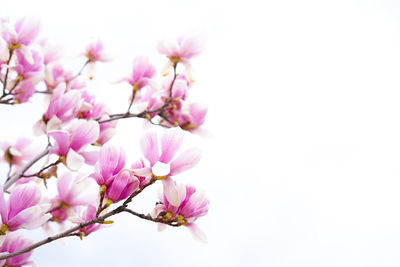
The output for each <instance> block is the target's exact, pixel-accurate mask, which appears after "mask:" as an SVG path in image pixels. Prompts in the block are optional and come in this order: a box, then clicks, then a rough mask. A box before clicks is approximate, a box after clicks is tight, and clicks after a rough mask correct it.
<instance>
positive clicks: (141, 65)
mask: <svg viewBox="0 0 400 267" xmlns="http://www.w3.org/2000/svg"><path fill="white" fill-rule="evenodd" d="M155 72H156V70H155V68H154V66H153V65H152V64H151V63H150V62H149V60H148V58H145V57H137V58H135V60H134V61H133V72H132V74H131V75H130V76H129V77H126V78H124V79H122V81H126V82H128V83H129V84H130V85H132V86H133V88H134V90H140V89H142V88H143V87H145V86H147V85H149V84H150V82H151V78H153V76H154V73H155Z"/></svg>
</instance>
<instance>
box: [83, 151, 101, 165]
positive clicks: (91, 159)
mask: <svg viewBox="0 0 400 267" xmlns="http://www.w3.org/2000/svg"><path fill="white" fill-rule="evenodd" d="M79 154H81V155H82V156H83V157H84V159H85V163H86V164H88V165H94V164H96V162H97V161H98V159H99V154H100V153H99V151H83V152H80V153H79Z"/></svg>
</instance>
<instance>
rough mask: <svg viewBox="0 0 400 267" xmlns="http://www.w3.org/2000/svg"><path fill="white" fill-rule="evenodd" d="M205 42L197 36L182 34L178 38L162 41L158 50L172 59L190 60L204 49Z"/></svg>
mask: <svg viewBox="0 0 400 267" xmlns="http://www.w3.org/2000/svg"><path fill="white" fill-rule="evenodd" d="M202 46H203V42H201V40H199V39H198V38H197V37H194V36H189V35H181V36H179V37H178V38H177V39H176V40H173V41H169V42H165V41H164V42H160V43H159V44H158V46H157V50H158V52H159V53H160V54H163V55H166V56H167V57H168V58H169V59H170V60H171V61H177V62H181V61H184V62H186V61H188V60H189V59H191V58H193V57H195V56H197V55H198V54H200V53H201V51H202V50H203V47H202Z"/></svg>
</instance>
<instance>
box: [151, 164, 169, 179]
mask: <svg viewBox="0 0 400 267" xmlns="http://www.w3.org/2000/svg"><path fill="white" fill-rule="evenodd" d="M151 171H152V173H153V174H154V175H155V176H157V177H162V176H167V175H168V174H169V173H170V172H171V167H170V166H169V164H166V163H163V162H160V161H157V162H156V164H154V166H153V167H152V168H151Z"/></svg>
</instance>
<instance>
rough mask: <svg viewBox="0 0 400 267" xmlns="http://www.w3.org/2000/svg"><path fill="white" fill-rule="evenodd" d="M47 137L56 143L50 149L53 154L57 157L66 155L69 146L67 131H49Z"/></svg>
mask: <svg viewBox="0 0 400 267" xmlns="http://www.w3.org/2000/svg"><path fill="white" fill-rule="evenodd" d="M48 135H49V136H50V137H51V138H53V139H54V140H55V141H56V144H55V146H54V147H53V149H52V151H53V153H56V154H57V155H59V156H65V155H67V153H68V150H69V146H70V140H69V133H68V132H67V131H51V132H49V134H48Z"/></svg>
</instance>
